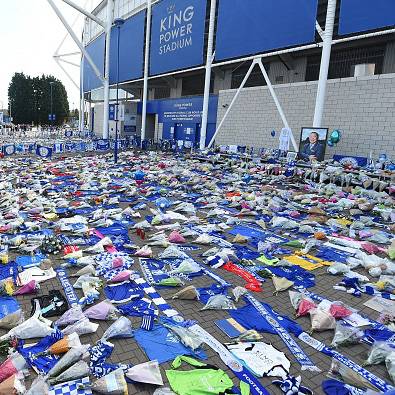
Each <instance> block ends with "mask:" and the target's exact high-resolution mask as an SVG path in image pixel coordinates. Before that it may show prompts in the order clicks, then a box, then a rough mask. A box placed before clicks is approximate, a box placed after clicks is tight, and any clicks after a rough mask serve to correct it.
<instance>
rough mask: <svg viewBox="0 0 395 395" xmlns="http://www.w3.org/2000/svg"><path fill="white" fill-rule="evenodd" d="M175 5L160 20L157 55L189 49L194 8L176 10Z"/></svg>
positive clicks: (191, 43)
mask: <svg viewBox="0 0 395 395" xmlns="http://www.w3.org/2000/svg"><path fill="white" fill-rule="evenodd" d="M175 8H176V6H175V4H173V5H171V6H169V7H168V9H167V12H168V15H167V16H166V17H164V18H161V20H160V35H159V42H160V47H159V54H160V55H162V54H165V53H167V52H170V51H177V50H178V49H181V48H184V47H189V46H192V45H193V42H192V28H193V17H194V15H195V9H194V6H192V5H190V6H188V7H186V8H185V9H183V10H176V9H175Z"/></svg>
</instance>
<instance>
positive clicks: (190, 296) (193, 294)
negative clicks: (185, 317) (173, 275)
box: [172, 285, 199, 300]
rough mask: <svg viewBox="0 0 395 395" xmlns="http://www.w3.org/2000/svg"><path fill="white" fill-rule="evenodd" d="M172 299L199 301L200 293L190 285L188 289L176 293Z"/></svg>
mask: <svg viewBox="0 0 395 395" xmlns="http://www.w3.org/2000/svg"><path fill="white" fill-rule="evenodd" d="M172 299H185V300H198V299H199V292H198V291H197V289H196V288H195V286H193V285H188V286H187V287H185V288H183V289H181V290H179V291H178V292H176V293H175V294H174V295H173V297H172Z"/></svg>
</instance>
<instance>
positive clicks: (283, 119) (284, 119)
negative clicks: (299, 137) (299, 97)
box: [258, 59, 298, 152]
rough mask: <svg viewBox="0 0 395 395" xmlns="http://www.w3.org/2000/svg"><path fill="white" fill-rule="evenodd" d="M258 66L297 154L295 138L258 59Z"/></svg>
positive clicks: (263, 67)
mask: <svg viewBox="0 0 395 395" xmlns="http://www.w3.org/2000/svg"><path fill="white" fill-rule="evenodd" d="M258 64H259V67H260V69H261V71H262V74H263V78H264V79H265V81H266V84H267V87H268V88H269V92H270V94H271V95H272V98H273V100H274V104H275V105H276V108H277V111H278V113H279V114H280V117H281V120H282V122H283V124H284V127H285V128H287V129H289V130H290V131H291V142H292V145H293V147H294V150H295V151H296V152H298V145H297V143H296V141H295V137H294V135H293V133H292V130H291V128H290V127H289V124H288V121H287V118H286V117H285V114H284V111H283V109H282V107H281V104H280V102H279V100H278V98H277V95H276V92H275V91H274V89H273V85H272V83H271V82H270V79H269V76H268V75H267V72H266V69H265V66H264V65H263V63H262V59H259V60H258Z"/></svg>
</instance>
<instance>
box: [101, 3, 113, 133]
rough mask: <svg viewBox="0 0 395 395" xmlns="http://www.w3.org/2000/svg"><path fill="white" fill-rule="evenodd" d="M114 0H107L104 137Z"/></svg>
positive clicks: (106, 128)
mask: <svg viewBox="0 0 395 395" xmlns="http://www.w3.org/2000/svg"><path fill="white" fill-rule="evenodd" d="M113 13H114V0H107V20H106V61H105V75H104V84H103V86H104V100H103V139H108V138H109V136H108V121H109V113H110V108H109V107H110V50H111V44H110V43H111V27H112V22H113V19H114V15H113Z"/></svg>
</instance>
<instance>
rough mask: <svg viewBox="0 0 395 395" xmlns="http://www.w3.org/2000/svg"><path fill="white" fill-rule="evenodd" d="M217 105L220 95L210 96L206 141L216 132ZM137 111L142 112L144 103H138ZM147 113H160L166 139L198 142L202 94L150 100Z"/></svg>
mask: <svg viewBox="0 0 395 395" xmlns="http://www.w3.org/2000/svg"><path fill="white" fill-rule="evenodd" d="M217 107H218V96H214V95H213V96H210V100H209V112H208V125H207V139H206V143H208V142H209V141H210V140H211V138H212V136H213V135H214V132H215V125H216V122H217ZM137 111H138V113H139V114H141V111H142V103H139V104H138V107H137ZM147 113H148V114H158V120H159V122H160V123H163V138H164V139H166V140H167V139H170V140H173V139H180V140H183V141H191V142H193V143H197V142H198V140H199V134H200V126H201V123H202V113H203V97H202V96H198V97H195V96H194V97H185V98H181V99H165V100H150V101H148V102H147Z"/></svg>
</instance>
